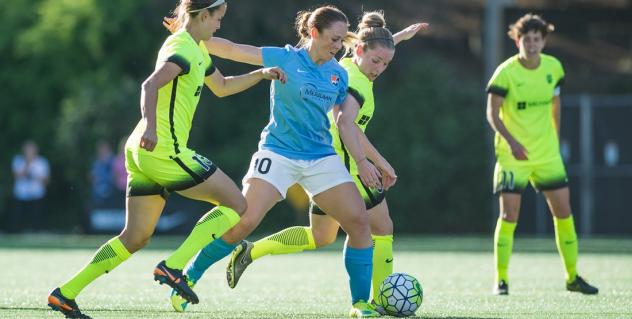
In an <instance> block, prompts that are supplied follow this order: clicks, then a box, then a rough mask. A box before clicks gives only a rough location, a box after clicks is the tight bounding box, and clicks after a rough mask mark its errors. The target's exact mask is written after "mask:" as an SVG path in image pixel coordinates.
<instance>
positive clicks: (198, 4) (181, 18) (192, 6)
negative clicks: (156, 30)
mask: <svg viewBox="0 0 632 319" xmlns="http://www.w3.org/2000/svg"><path fill="white" fill-rule="evenodd" d="M215 1H216V0H180V1H179V2H178V5H177V6H176V7H175V9H173V11H172V12H171V17H170V18H165V21H169V23H167V24H164V23H163V25H165V27H166V28H167V29H168V30H169V31H170V32H171V33H174V32H176V31H178V29H180V28H181V27H182V26H184V23H185V21H186V18H187V15H188V16H189V17H191V18H195V17H196V16H197V15H198V14H199V13H200V12H202V10H203V9H205V8H206V10H208V12H209V13H210V14H213V12H215V10H218V9H219V8H220V7H221V6H223V5H226V2H223V3H221V4H219V5H217V6H214V7H212V8H209V6H211V5H212V4H213V3H214V2H215Z"/></svg>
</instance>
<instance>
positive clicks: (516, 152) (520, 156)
mask: <svg viewBox="0 0 632 319" xmlns="http://www.w3.org/2000/svg"><path fill="white" fill-rule="evenodd" d="M509 147H510V148H511V154H512V155H513V157H514V158H515V159H517V160H519V161H526V160H528V159H529V158H528V157H527V149H526V148H524V146H522V144H520V143H518V141H512V142H510V143H509Z"/></svg>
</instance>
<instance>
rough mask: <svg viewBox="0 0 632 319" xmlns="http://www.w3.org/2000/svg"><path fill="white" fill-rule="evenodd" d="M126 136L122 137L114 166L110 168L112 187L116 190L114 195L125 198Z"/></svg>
mask: <svg viewBox="0 0 632 319" xmlns="http://www.w3.org/2000/svg"><path fill="white" fill-rule="evenodd" d="M127 137H128V136H123V138H122V139H121V141H120V142H119V145H118V153H117V154H116V157H115V158H114V164H113V167H112V173H113V174H114V186H115V188H116V194H117V197H118V194H120V195H121V196H122V197H121V198H124V197H125V190H126V189H127V171H126V170H125V143H126V142H127Z"/></svg>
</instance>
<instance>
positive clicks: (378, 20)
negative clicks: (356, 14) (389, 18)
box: [346, 11, 395, 55]
mask: <svg viewBox="0 0 632 319" xmlns="http://www.w3.org/2000/svg"><path fill="white" fill-rule="evenodd" d="M355 38H356V43H355V45H356V46H357V45H361V46H362V48H363V49H364V50H367V49H373V48H375V47H377V46H380V47H383V48H387V49H393V50H395V41H394V40H393V34H392V33H391V31H390V30H389V29H387V28H386V19H384V13H383V12H382V11H371V12H365V13H364V14H363V15H362V19H361V20H360V23H358V31H356V34H355ZM352 52H353V48H352V47H348V48H347V54H346V55H351V53H352Z"/></svg>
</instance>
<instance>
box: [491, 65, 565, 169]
mask: <svg viewBox="0 0 632 319" xmlns="http://www.w3.org/2000/svg"><path fill="white" fill-rule="evenodd" d="M540 57H541V58H540V65H539V66H538V67H537V68H536V69H533V70H530V69H527V68H525V67H524V66H522V64H520V62H519V61H518V56H517V55H516V56H513V57H511V58H509V59H507V60H506V61H505V62H503V63H502V64H501V65H500V66H498V68H497V69H496V71H495V72H494V75H493V76H492V78H491V79H490V80H489V84H488V85H487V92H488V93H491V94H494V95H498V96H501V97H503V98H504V101H503V104H502V106H501V108H500V119H501V120H502V122H503V124H504V125H505V127H506V128H507V130H508V131H509V133H510V134H511V135H512V136H513V137H514V138H515V139H516V140H517V141H518V142H519V143H520V144H522V146H524V147H525V148H526V149H527V157H528V158H529V160H528V161H525V162H523V163H525V164H527V163H536V162H546V161H548V160H551V159H555V158H557V157H559V156H560V152H559V138H558V135H557V131H556V129H555V123H554V118H553V109H552V107H553V97H554V95H555V91H556V90H558V89H559V87H560V86H561V85H562V83H563V82H564V69H563V68H562V64H561V63H560V62H559V61H558V60H557V59H556V58H554V57H552V56H550V55H546V54H541V55H540ZM494 146H495V148H496V156H497V157H498V159H499V160H501V159H502V160H512V159H514V158H513V156H512V155H511V148H510V147H509V144H508V143H507V141H506V140H505V139H504V138H502V136H500V134H498V133H496V137H495V140H494ZM521 162H522V161H521Z"/></svg>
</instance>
